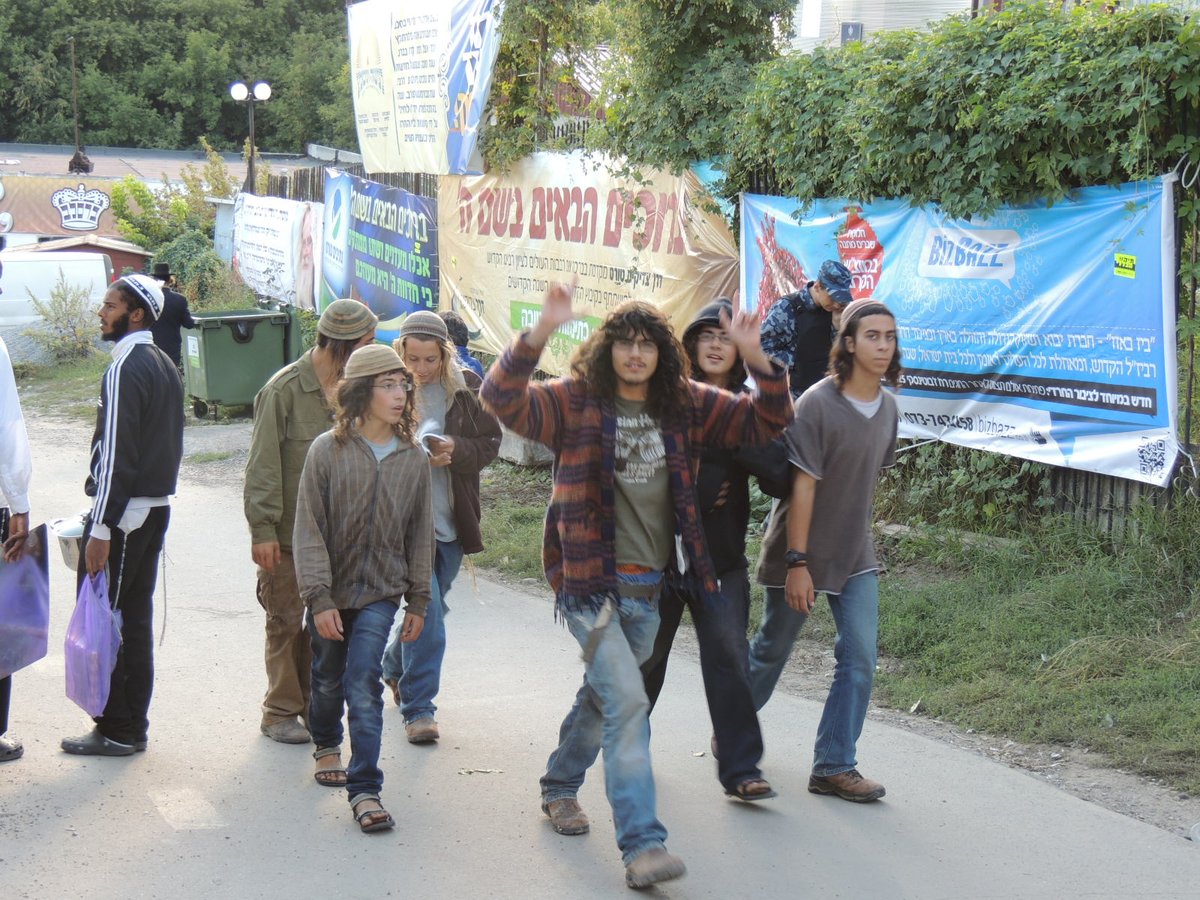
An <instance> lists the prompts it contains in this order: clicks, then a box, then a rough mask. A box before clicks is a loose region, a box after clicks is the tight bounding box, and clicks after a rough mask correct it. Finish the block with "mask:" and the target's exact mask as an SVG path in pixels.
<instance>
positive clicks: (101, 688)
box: [64, 570, 121, 716]
mask: <svg viewBox="0 0 1200 900" xmlns="http://www.w3.org/2000/svg"><path fill="white" fill-rule="evenodd" d="M120 647H121V614H120V613H119V612H117V611H115V610H113V609H112V607H110V606H109V605H108V579H107V578H106V577H105V574H104V572H103V570H101V571H100V572H98V573H97V574H96V576H95V577H94V578H92V577H85V578H84V579H83V584H81V585H80V586H79V599H78V600H77V601H76V603H75V612H73V613H71V623H70V624H69V625H68V626H67V640H66V645H65V647H64V651H65V652H66V658H67V696H68V697H70V698H71V699H72V700H74V701H75V703H77V704H78V705H79V706H80V707H81V708H82V709H83V711H84V712H86V713H87V714H88V715H91V716H98V715H100V714H101V713H102V712H104V707H105V706H106V705H107V704H108V691H109V688H110V687H111V686H112V672H113V668H115V667H116V665H117V651H118V650H119V649H120Z"/></svg>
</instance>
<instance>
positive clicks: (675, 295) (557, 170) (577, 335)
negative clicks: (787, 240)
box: [438, 153, 738, 375]
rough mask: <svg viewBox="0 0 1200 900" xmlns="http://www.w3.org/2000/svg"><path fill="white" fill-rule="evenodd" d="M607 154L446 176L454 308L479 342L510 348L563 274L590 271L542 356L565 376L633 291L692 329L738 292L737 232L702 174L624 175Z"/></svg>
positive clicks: (447, 272) (443, 201) (446, 290)
mask: <svg viewBox="0 0 1200 900" xmlns="http://www.w3.org/2000/svg"><path fill="white" fill-rule="evenodd" d="M606 162H607V161H606V160H604V159H602V158H599V157H596V156H588V155H585V154H583V153H569V154H554V153H537V154H534V155H533V156H531V157H529V158H527V159H525V160H523V161H522V162H521V163H520V164H519V165H517V166H516V167H514V168H513V169H512V170H511V171H510V172H509V173H508V175H506V176H497V175H485V176H481V177H477V178H462V177H458V178H456V177H450V178H442V179H440V185H439V189H438V194H439V198H438V209H439V212H440V215H441V222H440V224H439V228H438V234H439V236H440V239H441V242H442V244H441V258H442V267H441V272H442V280H441V286H442V306H443V307H452V308H454V309H456V310H458V311H459V312H460V313H461V314H462V315H463V317H464V318H465V319H466V320H467V322H468V324H469V326H470V328H471V332H472V346H473V347H475V348H476V349H479V350H485V351H489V352H492V353H499V352H500V350H502V349H503V348H504V346H505V345H506V344H507V343H508V342H509V341H510V340H512V337H513V335H514V334H516V333H517V332H518V331H520V330H521V329H522V328H526V327H528V326H530V325H532V324H533V323H534V322H535V321H536V320H537V316H538V314H539V311H540V310H541V305H542V297H543V295H544V294H545V292H546V287H547V285H548V284H550V283H551V282H554V281H562V282H569V281H571V279H572V278H578V280H579V286H578V289H577V291H576V293H575V305H576V308H577V310H578V311H579V313H580V317H579V318H578V319H577V320H576V321H574V322H572V323H570V325H568V326H565V327H564V328H563V329H561V330H560V331H559V332H558V333H557V334H556V335H555V336H554V338H552V339H551V341H550V344H549V345H548V347H547V349H546V352H545V353H544V354H543V356H542V361H541V367H542V368H543V369H544V370H545V371H547V372H550V373H551V374H556V375H557V374H562V373H563V372H564V371H566V368H567V361H568V359H569V358H570V355H571V353H572V352H573V351H574V349H575V347H577V346H578V345H579V344H580V343H581V342H582V341H584V340H585V339H586V338H587V337H588V335H589V334H591V332H592V330H593V329H594V328H596V327H597V326H598V325H599V324H600V323H601V322H602V321H603V319H604V317H605V316H606V315H608V313H609V312H610V311H611V310H612V309H614V308H615V307H616V306H618V305H619V304H621V303H623V302H624V301H626V300H629V299H637V300H645V301H647V302H649V303H652V304H654V305H655V306H657V307H659V308H660V309H662V310H663V312H664V313H666V315H667V316H668V317H669V318H670V319H671V322H672V324H673V325H674V327H675V329H676V333H677V334H682V332H683V328H684V327H686V326H687V324H688V323H689V322H690V321H691V319H692V317H693V316H694V315H695V314H696V312H697V311H698V310H699V309H700V307H702V306H704V305H705V304H706V303H709V302H711V301H712V300H713V299H714V298H716V297H720V296H732V295H733V292H734V290H735V288H736V287H737V265H738V263H737V249H736V247H735V246H734V243H733V234H732V232H731V231H730V229H729V226H728V225H727V224H726V222H725V220H724V219H723V218H722V217H721V215H720V214H719V213H718V212H717V211H716V210H715V208H713V205H712V204H711V203H710V202H708V195H707V194H706V193H704V191H703V189H702V188H701V186H700V183H699V181H698V180H697V179H696V176H695V175H693V174H692V173H691V172H684V173H682V174H680V175H678V176H676V175H672V174H670V173H668V172H661V171H655V172H643V173H642V176H643V177H642V179H640V180H635V179H632V178H621V177H617V176H614V175H612V174H610V170H609V168H607V167H606Z"/></svg>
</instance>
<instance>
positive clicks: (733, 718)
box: [642, 567, 763, 791]
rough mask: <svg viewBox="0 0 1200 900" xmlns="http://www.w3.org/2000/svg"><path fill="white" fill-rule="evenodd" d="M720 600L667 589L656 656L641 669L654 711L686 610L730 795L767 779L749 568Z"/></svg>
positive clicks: (734, 576) (729, 581)
mask: <svg viewBox="0 0 1200 900" xmlns="http://www.w3.org/2000/svg"><path fill="white" fill-rule="evenodd" d="M719 586H720V591H721V597H720V600H719V601H718V602H717V603H715V604H710V603H706V602H705V601H704V600H703V599H697V598H694V597H692V596H691V595H690V594H687V593H684V592H681V591H677V590H675V589H672V588H667V589H666V590H665V591H663V595H662V599H661V600H660V601H659V607H658V612H659V616H660V617H661V619H662V624H661V625H659V628H658V636H657V637H656V638H655V639H654V652H653V653H652V654H651V655H650V658H649V659H647V660H646V662H645V663H643V664H642V676H643V678H644V679H645V684H646V696H647V697H648V698H649V700H650V708H651V710H653V708H654V704H655V702H656V701H657V700H658V695H659V692H660V691H661V690H662V686H663V679H664V678H665V677H666V674H667V659H668V656H669V654H670V652H671V645H672V643H673V642H674V640H675V633H676V632H677V631H678V630H679V622H680V619H681V618H682V616H683V609H684V607H685V606H686V607H687V608H688V609H690V610H691V612H692V623H693V624H694V625H695V628H696V638H697V639H698V640H699V643H700V674H701V677H702V678H703V679H704V693H705V696H706V697H707V698H708V712H709V716H710V717H711V718H712V726H713V734H714V736H715V737H716V739H717V747H718V749H719V751H720V754H719V756H718V758H717V778H718V779H719V780H720V782H721V784H722V785H723V786H724V788H725V790H727V791H734V790H736V789H737V787H738V785H740V784H742V783H743V782H745V781H749V780H756V779H759V778H762V770H761V769H759V767H758V763H759V760H761V759H762V754H763V743H762V732H761V731H760V730H759V727H758V716H757V715H755V706H754V704H753V702H752V700H751V697H752V694H751V692H750V681H749V672H748V665H747V661H746V660H747V645H746V624H747V620H748V619H749V614H750V579H749V575H748V574H747V572H746V569H745V567H742V568H738V569H731V570H730V571H728V572H725V573H723V574H722V575H721V577H720V579H719Z"/></svg>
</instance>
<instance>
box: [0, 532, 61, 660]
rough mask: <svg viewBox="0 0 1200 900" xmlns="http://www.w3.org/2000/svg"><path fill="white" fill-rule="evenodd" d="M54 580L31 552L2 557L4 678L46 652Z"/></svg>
mask: <svg viewBox="0 0 1200 900" xmlns="http://www.w3.org/2000/svg"><path fill="white" fill-rule="evenodd" d="M49 634H50V583H49V581H47V579H46V573H45V572H43V571H42V570H41V569H40V568H39V567H38V563H37V560H36V559H34V557H33V556H32V555H31V554H26V555H25V556H22V557H21V558H20V559H18V560H17V561H16V562H14V563H5V562H3V561H2V560H0V678H7V677H8V676H9V675H11V674H12V673H13V672H15V671H17V670H18V669H23V668H25V667H26V666H28V665H30V664H31V663H35V662H37V661H38V660H39V659H41V658H42V657H43V656H45V655H46V641H47V636H48V635H49Z"/></svg>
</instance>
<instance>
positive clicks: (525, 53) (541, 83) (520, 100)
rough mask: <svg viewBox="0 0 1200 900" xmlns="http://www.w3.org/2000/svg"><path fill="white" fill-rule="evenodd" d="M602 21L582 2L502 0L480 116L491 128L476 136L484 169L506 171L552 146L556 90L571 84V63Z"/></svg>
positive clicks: (596, 33)
mask: <svg viewBox="0 0 1200 900" xmlns="http://www.w3.org/2000/svg"><path fill="white" fill-rule="evenodd" d="M601 5H603V4H601ZM602 21H603V17H602V16H600V15H598V13H597V4H595V3H592V2H587V0H507V2H506V3H505V4H504V7H503V14H502V18H501V20H500V49H499V52H498V54H497V56H496V68H495V72H494V75H493V80H492V92H491V95H490V97H489V98H488V108H487V112H486V114H485V117H484V118H485V121H490V122H491V124H489V126H488V127H487V128H485V129H483V133H482V138H481V145H482V149H483V155H484V159H485V161H486V163H487V167H488V168H489V169H496V170H498V171H506V170H507V169H508V168H509V167H510V166H511V165H512V164H513V163H515V162H516V161H517V160H519V159H522V158H523V157H526V156H528V155H529V154H531V153H533V152H535V151H537V150H547V149H555V148H556V142H555V140H554V139H553V128H554V123H555V119H556V118H557V117H558V110H557V106H556V102H555V87H556V86H557V85H559V84H562V83H569V82H570V81H571V80H572V75H573V68H574V62H575V59H576V58H577V56H578V54H579V53H581V52H587V51H589V50H591V49H592V48H593V47H594V46H595V44H596V43H597V42H598V41H599V40H600V35H601V31H600V23H601V22H602ZM556 60H557V61H556Z"/></svg>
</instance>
